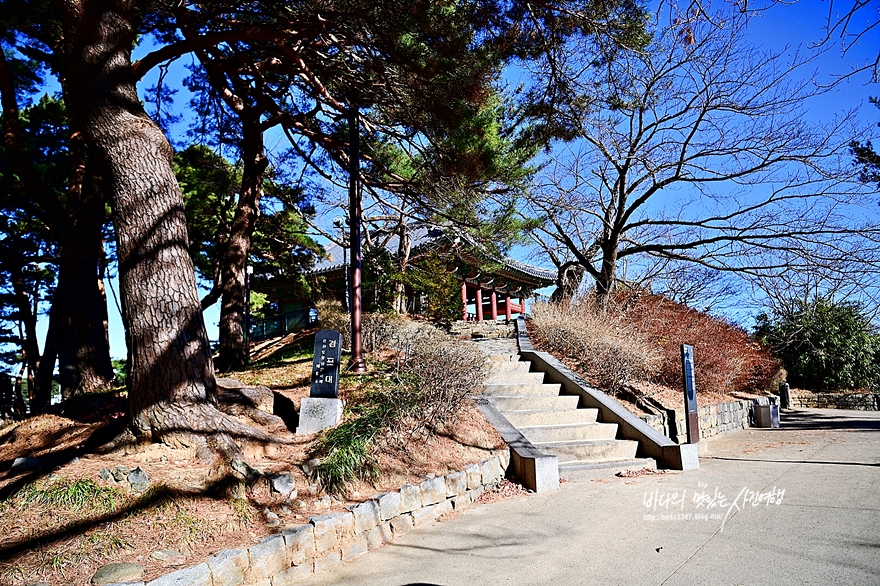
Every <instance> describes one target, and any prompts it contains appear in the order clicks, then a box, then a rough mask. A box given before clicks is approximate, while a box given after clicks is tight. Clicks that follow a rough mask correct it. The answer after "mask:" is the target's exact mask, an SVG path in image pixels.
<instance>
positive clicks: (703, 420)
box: [641, 397, 778, 443]
mask: <svg viewBox="0 0 880 586" xmlns="http://www.w3.org/2000/svg"><path fill="white" fill-rule="evenodd" d="M771 403H773V404H778V399H777V398H776V397H760V398H757V399H751V400H749V399H741V400H739V401H731V402H729V403H718V404H716V405H706V406H704V407H700V408H699V410H698V411H697V413H698V416H699V419H700V439H707V438H710V437H715V436H717V435H722V434H725V433H727V432H730V431H735V430H737V429H746V428H747V427H749V426H750V418H751V416H752V410H753V406H754V405H755V404H758V405H769V404H771ZM641 418H642V419H643V420H644V421H646V422H647V423H648V425H650V426H651V427H653V428H654V429H656V430H657V431H659V432H660V433H662V434H663V435H665V436H667V437H669V438H671V439H672V440H673V441H676V442H678V443H684V442H686V441H687V424H686V422H685V413H684V409H676V410H675V419H676V421H675V426H674V429H670V425H669V415H667V414H666V413H660V414H657V415H642V416H641Z"/></svg>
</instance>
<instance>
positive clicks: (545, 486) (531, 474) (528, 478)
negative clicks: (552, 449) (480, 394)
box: [477, 399, 559, 492]
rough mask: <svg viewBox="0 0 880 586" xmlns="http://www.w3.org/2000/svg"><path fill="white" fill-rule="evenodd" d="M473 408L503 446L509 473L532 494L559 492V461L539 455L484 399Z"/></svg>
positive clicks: (530, 443)
mask: <svg viewBox="0 0 880 586" xmlns="http://www.w3.org/2000/svg"><path fill="white" fill-rule="evenodd" d="M477 408H478V409H479V410H480V411H481V412H482V413H483V416H484V417H485V418H486V421H488V422H489V423H490V424H491V425H492V426H493V427H494V428H495V429H496V430H497V431H498V433H500V434H501V437H502V439H504V441H505V443H507V446H508V449H509V450H510V466H511V468H513V474H514V475H515V476H516V477H517V478H518V479H519V480H520V482H522V483H523V484H524V485H525V486H526V487H527V488H530V489H531V490H533V491H535V492H548V491H551V490H558V489H559V458H558V457H557V456H551V455H548V454H544V453H542V452H541V451H540V450H539V449H538V448H536V447H535V446H534V445H532V442H530V441H529V440H528V439H526V437H525V436H524V435H523V434H522V433H520V431H519V430H518V429H517V428H516V427H514V426H513V425H512V424H511V423H510V422H509V421H508V420H507V418H506V417H504V415H503V414H501V413H500V412H499V411H498V409H496V408H495V407H494V406H493V405H492V404H491V403H489V402H488V401H486V400H485V399H483V400H480V401H477Z"/></svg>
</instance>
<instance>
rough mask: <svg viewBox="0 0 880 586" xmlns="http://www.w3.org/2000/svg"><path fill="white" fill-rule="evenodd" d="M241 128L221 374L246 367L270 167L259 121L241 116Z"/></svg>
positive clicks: (226, 279)
mask: <svg viewBox="0 0 880 586" xmlns="http://www.w3.org/2000/svg"><path fill="white" fill-rule="evenodd" d="M242 128H243V133H242V134H243V136H242V149H241V151H242V157H243V159H244V169H243V170H242V179H241V193H240V194H239V198H238V205H237V207H236V209H235V217H234V218H233V220H232V230H231V231H230V234H229V241H228V245H227V248H226V255H225V259H224V261H223V265H222V267H221V270H222V271H223V274H222V276H221V279H220V281H221V288H222V291H223V295H222V298H221V305H220V351H219V354H218V357H217V369H218V370H219V371H221V372H226V371H230V370H241V369H242V368H244V366H245V360H246V359H245V356H246V353H245V348H244V345H245V331H244V304H245V303H246V300H245V298H244V295H245V279H246V278H247V274H246V271H247V258H248V253H249V251H250V246H251V236H252V235H253V233H254V224H255V223H256V220H257V215H258V214H259V205H260V197H261V196H262V193H263V191H262V185H263V173H264V172H265V171H266V167H267V165H268V160H267V159H266V156H265V154H264V152H263V131H262V129H261V128H260V121H259V119H258V118H256V119H248V118H246V117H244V116H242Z"/></svg>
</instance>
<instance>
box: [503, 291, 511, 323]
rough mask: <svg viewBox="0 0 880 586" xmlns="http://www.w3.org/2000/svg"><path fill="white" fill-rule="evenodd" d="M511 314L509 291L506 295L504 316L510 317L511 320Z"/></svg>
mask: <svg viewBox="0 0 880 586" xmlns="http://www.w3.org/2000/svg"><path fill="white" fill-rule="evenodd" d="M510 314H511V311H510V293H508V294H507V295H505V296H504V317H506V318H507V319H508V321H509V320H510V317H511V315H510Z"/></svg>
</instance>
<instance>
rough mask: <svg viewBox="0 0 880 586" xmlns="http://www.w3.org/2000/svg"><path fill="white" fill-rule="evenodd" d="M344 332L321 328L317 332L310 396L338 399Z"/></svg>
mask: <svg viewBox="0 0 880 586" xmlns="http://www.w3.org/2000/svg"><path fill="white" fill-rule="evenodd" d="M341 351H342V334H340V333H339V332H337V331H334V330H321V331H320V332H318V333H317V334H315V359H314V361H313V362H312V388H311V391H310V392H309V396H310V397H315V398H321V399H336V398H337V397H339V353H340V352H341Z"/></svg>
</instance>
